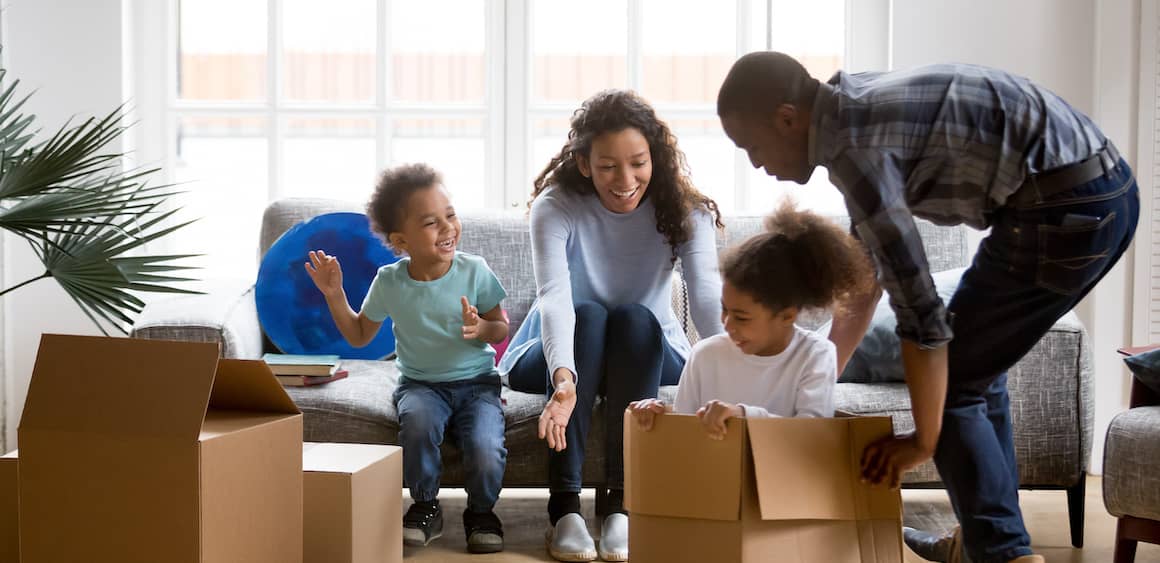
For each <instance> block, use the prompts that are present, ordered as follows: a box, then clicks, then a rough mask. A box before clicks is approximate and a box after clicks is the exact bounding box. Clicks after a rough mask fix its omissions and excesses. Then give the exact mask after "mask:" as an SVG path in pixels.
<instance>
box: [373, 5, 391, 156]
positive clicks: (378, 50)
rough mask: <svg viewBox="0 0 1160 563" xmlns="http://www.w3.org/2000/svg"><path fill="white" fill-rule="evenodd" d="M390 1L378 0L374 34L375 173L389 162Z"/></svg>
mask: <svg viewBox="0 0 1160 563" xmlns="http://www.w3.org/2000/svg"><path fill="white" fill-rule="evenodd" d="M390 9H391V0H378V10H377V11H376V13H375V17H376V18H377V28H378V29H377V30H376V34H375V63H376V66H375V70H376V75H377V77H378V78H377V80H376V81H375V173H377V172H378V171H379V170H382V169H384V168H386V167H387V164H389V163H390V162H391V129H392V126H391V120H390V119H388V116H387V105H388V103H387V98H388V97H389V96H390V80H391V73H392V72H393V70H392V68H391V57H390V45H389V43H388V40H389V37H388V36H387V30H388V29H390V27H389V25H390Z"/></svg>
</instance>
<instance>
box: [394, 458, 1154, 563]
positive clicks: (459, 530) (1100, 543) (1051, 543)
mask: <svg viewBox="0 0 1160 563" xmlns="http://www.w3.org/2000/svg"><path fill="white" fill-rule="evenodd" d="M1100 485H1101V484H1100V479H1099V477H1090V478H1089V481H1088V484H1087V514H1086V528H1085V529H1086V532H1085V536H1084V537H1085V539H1084V542H1085V546H1084V548H1083V549H1072V547H1071V543H1070V539H1069V537H1070V536H1069V535H1068V525H1067V499H1066V496H1065V493H1064V492H1063V491H1022V492H1021V495H1020V499H1021V505H1022V507H1023V515H1024V518H1025V520H1026V522H1027V527H1028V529H1029V531H1030V532H1031V540H1032V545H1033V546H1034V548H1035V550H1036V552H1037V553H1040V554H1042V555H1044V556H1045V557H1046V558H1047V561H1048V562H1049V563H1110V562H1111V561H1112V542H1113V538H1114V537H1115V528H1116V523H1115V519H1114V518H1112V517H1111V516H1109V515H1108V513H1107V511H1105V510H1104V503H1103V498H1102V496H1101V489H1100ZM440 498H441V499H442V501H443V509H444V517H445V521H446V526H445V535H444V536H443V537H442V538H440V539H438V540H436V541H434V542H432V543H431V545H429V546H427V547H423V548H404V552H403V554H404V558H405V559H406V560H408V561H446V562H464V563H467V562H472V563H485V562H494V561H505V562H506V561H512V562H523V561H552V559H551V558H549V557H548V555H547V552H546V551H545V550H544V528H545V526H546V524H547V516H546V504H547V498H548V497H547V491H545V490H542V489H508V490H505V491H504V492H503V494H502V496H501V497H500V501H499V504H498V505H497V507H496V512H497V513H498V514H499V516H500V518H501V519H503V521H504V531H505V540H506V543H507V550H506V551H504V552H503V553H497V554H493V555H469V554H468V553H467V552H466V551H465V549H464V546H465V544H464V539H463V524H462V519H461V514H462V512H463V508H464V506H465V500H466V499H465V496H464V493H463V491H462V490H460V489H451V490H445V491H443V492H442V493H441V494H440ZM902 498H903V502H904V504H905V510H906V513H907V514H908V517H907V518H906V521H907V522H908V523H915V524H920V525H923V526H924V527H930V526H931V525H932V523H933V525H935V526H949V525H953V521H954V516H953V515H952V514H951V513H950V504H949V503H948V502H947V500H946V493H944V492H943V491H941V490H906V491H903V492H902ZM582 502H583V505H584V510H585V513H586V514H585V516H586V517H587V519H588V522H589V527H590V528H592V531H593V532H597V531H598V529H597V528H596V527H595V526H593V518H592V493H591V491H585V495H584V496H583V497H582ZM408 504H409V501H406V502H405V503H404V505H403V506H404V509H405V508H406V506H407V505H408ZM1136 562H1137V563H1160V546H1156V545H1149V544H1140V547H1139V549H1138V550H1137V551H1136Z"/></svg>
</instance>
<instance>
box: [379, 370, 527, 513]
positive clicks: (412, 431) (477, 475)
mask: <svg viewBox="0 0 1160 563" xmlns="http://www.w3.org/2000/svg"><path fill="white" fill-rule="evenodd" d="M499 390H500V380H499V377H498V376H497V375H495V374H494V373H489V374H484V375H480V376H478V377H474V378H472V379H467V380H463V381H448V382H439V383H428V382H423V381H415V380H411V379H403V380H402V381H401V382H400V383H399V387H398V388H397V389H395V408H396V409H397V410H398V411H399V443H400V445H402V446H403V480H404V481H406V482H407V486H409V487H410V488H411V498H413V499H415V500H417V501H432V500H435V497H436V496H437V495H438V494H439V478H440V476H441V475H442V474H443V457H442V455H441V454H440V452H439V446H440V445H441V444H443V434H444V431H445V430H446V431H448V433H449V434H450V437H451V438H452V439H453V440H454V441H455V442H456V443H457V444H458V446H459V449H460V451H462V452H463V467H464V469H465V470H466V472H467V482H466V488H467V508H469V509H471V510H472V511H474V512H487V511H489V510H491V509H492V507H494V506H495V501H496V500H497V499H499V491H500V488H501V487H502V485H503V472H504V468H505V467H506V466H507V449H505V448H504V445H503V440H504V434H503V433H504V421H503V408H502V407H501V406H500V400H499Z"/></svg>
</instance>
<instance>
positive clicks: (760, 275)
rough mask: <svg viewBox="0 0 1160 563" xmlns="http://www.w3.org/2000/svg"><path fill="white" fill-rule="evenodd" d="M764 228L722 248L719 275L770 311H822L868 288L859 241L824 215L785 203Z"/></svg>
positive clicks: (869, 272)
mask: <svg viewBox="0 0 1160 563" xmlns="http://www.w3.org/2000/svg"><path fill="white" fill-rule="evenodd" d="M765 230H766V232H764V233H761V234H758V235H754V236H753V237H750V238H749V239H748V240H746V241H745V242H743V243H741V244H740V245H738V246H735V247H733V248H730V249H729V250H728V251H726V253H725V256H724V257H723V258H722V260H721V275H722V276H723V277H724V278H725V281H727V282H729V283H730V284H731V285H733V287H736V288H737V289H739V290H741V291H744V292H745V293H747V294H749V295H750V296H751V297H752V298H753V300H754V301H757V302H758V303H760V304H762V305H763V306H765V307H768V308H769V309H770V310H771V311H775V312H776V311H781V310H782V309H785V308H787V307H799V308H802V309H825V308H828V307H831V306H834V305H835V304H840V303H842V302H843V301H844V300H845V298H846V297H849V296H855V295H865V294H867V293H869V292H870V291H873V288H874V284H875V281H874V269H873V266H872V265H871V263H870V259H869V257H868V256H867V255H866V251H865V250H864V249H863V247H862V245H861V243H859V242H858V241H857V240H855V239H854V237H852V236H850V234H849V233H847V232H846V231H845V230H843V229H842V228H841V227H839V226H838V225H836V224H835V223H833V222H832V221H830V220H828V219H826V218H825V217H822V216H821V215H818V214H817V213H813V212H811V211H801V210H798V209H797V208H796V205H795V204H794V202H793V201H785V202H783V203H782V204H781V206H780V207H778V209H777V211H775V212H774V213H773V214H771V215H770V216H768V217H766V219H765Z"/></svg>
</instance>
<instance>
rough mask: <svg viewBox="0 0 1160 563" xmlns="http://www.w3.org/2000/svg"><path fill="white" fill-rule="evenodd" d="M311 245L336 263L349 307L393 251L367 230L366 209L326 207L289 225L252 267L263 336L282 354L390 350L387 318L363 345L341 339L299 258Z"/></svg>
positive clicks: (372, 356)
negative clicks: (353, 210) (337, 210)
mask: <svg viewBox="0 0 1160 563" xmlns="http://www.w3.org/2000/svg"><path fill="white" fill-rule="evenodd" d="M311 250H322V251H324V252H326V253H327V254H330V255H331V256H335V257H337V258H338V261H339V264H341V265H342V287H343V289H344V290H346V297H347V299H348V300H349V301H350V304H351V308H353V309H354V310H356V311H357V310H358V309H359V307H360V306H361V305H362V302H363V299H364V298H365V297H366V295H367V290H368V289H370V286H371V281H372V280H374V278H375V274H376V273H377V272H378V270H379V267H381V266H384V265H386V264H390V263H392V262H395V261H396V260H398V259H399V258H398V257H397V256H395V255H394V254H393V253H392V252H391V251H390V249H389V248H387V247H386V245H384V244H383V243H382V241H381V240H380V239H379V238H378V237H377V236H375V234H374V233H372V232H371V230H370V225H369V223H368V222H367V218H366V215H363V214H361V213H329V214H326V215H319V216H318V217H315V218H313V219H311V220H309V221H306V222H305V223H299V224H297V225H294V226H293V227H292V228H290V230H288V231H286V232H285V233H283V234H282V236H281V237H279V238H278V240H277V241H276V242H274V245H273V246H271V247H270V250H269V251H268V252H266V256H265V257H264V258H262V264H261V266H260V267H259V269H258V281H257V283H256V284H255V287H254V298H255V300H256V301H257V305H258V321H259V322H261V323H262V329H263V330H265V331H266V336H268V337H269V338H270V341H271V342H273V343H274V345H275V346H277V347H278V349H279V350H281V351H282V352H283V353H286V354H338V355H339V357H342V358H350V359H362V360H377V359H381V358H383V357H385V356H387V355H388V354H390V353H391V352H394V351H395V335H394V332H393V331H392V330H391V320H390V319H387V320H386V321H385V322H383V325H382V327H381V328H380V329H379V333H378V334H377V335H376V336H375V338H374V340H371V342H370V344H367V345H366V346H365V347H363V348H355V347H353V346H351V345H350V344H348V343H347V342H346V339H345V338H343V337H342V334H341V333H340V332H338V327H337V326H335V324H334V319H333V318H332V317H331V315H330V309H329V308H327V306H326V298H324V297H323V296H322V292H321V291H318V288H317V287H315V285H314V282H313V281H311V279H310V274H308V273H306V268H305V267H304V264H305V263H307V262H309V261H310V257H309V255H308V254H307V253H308V252H309V251H311Z"/></svg>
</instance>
